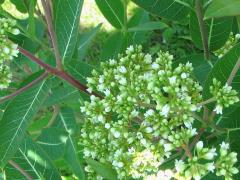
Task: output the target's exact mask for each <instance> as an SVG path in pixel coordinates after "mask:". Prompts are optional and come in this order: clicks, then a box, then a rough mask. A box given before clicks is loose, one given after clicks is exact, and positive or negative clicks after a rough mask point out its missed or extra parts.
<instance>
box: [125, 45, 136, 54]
mask: <svg viewBox="0 0 240 180" xmlns="http://www.w3.org/2000/svg"><path fill="white" fill-rule="evenodd" d="M132 52H134V47H133V45H131V46H129V47H128V48H127V50H126V53H127V54H131V53H132Z"/></svg>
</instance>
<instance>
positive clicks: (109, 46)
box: [100, 32, 125, 61]
mask: <svg viewBox="0 0 240 180" xmlns="http://www.w3.org/2000/svg"><path fill="white" fill-rule="evenodd" d="M124 41H125V38H124V36H123V34H122V33H121V32H116V33H114V34H113V35H112V36H110V37H109V38H108V39H107V41H106V42H105V45H104V47H103V50H102V52H101V55H100V58H101V61H106V60H109V59H111V58H116V57H117V55H118V54H119V53H120V52H121V50H122V49H123V46H124Z"/></svg>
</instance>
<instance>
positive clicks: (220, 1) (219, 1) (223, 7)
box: [205, 0, 240, 19]
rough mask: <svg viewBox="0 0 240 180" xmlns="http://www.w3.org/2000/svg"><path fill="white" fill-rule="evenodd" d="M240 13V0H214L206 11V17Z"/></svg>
mask: <svg viewBox="0 0 240 180" xmlns="http://www.w3.org/2000/svg"><path fill="white" fill-rule="evenodd" d="M237 15H240V1H239V0H227V1H226V0H213V1H212V2H211V4H210V5H209V7H208V8H207V11H206V13H205V18H206V19H209V18H214V17H225V16H237Z"/></svg>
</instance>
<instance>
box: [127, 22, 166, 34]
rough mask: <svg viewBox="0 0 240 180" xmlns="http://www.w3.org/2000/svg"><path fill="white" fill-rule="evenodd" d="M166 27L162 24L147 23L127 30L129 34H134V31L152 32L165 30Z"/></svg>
mask: <svg viewBox="0 0 240 180" xmlns="http://www.w3.org/2000/svg"><path fill="white" fill-rule="evenodd" d="M167 27H168V25H167V24H165V23H163V22H154V21H153V22H147V23H144V24H139V25H138V26H136V27H131V28H129V29H128V31H129V32H135V31H153V30H157V29H160V30H162V29H165V28H167Z"/></svg>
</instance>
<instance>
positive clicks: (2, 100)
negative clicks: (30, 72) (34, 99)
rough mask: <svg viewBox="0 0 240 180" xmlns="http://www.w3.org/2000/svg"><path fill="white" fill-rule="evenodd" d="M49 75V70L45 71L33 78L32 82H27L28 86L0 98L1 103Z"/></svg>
mask: <svg viewBox="0 0 240 180" xmlns="http://www.w3.org/2000/svg"><path fill="white" fill-rule="evenodd" d="M47 75H48V73H47V72H45V73H43V74H42V75H41V76H39V77H38V78H37V79H35V80H33V81H32V82H31V83H29V84H27V85H26V86H24V87H22V88H20V89H18V90H17V91H16V92H14V93H12V94H10V95H7V96H4V97H2V98H1V99H0V103H3V102H5V101H7V100H9V99H12V98H14V97H15V96H17V95H19V94H21V93H23V92H24V91H26V90H28V89H30V88H31V87H32V86H34V85H35V84H37V83H39V82H40V81H42V80H43V79H44V78H46V77H47Z"/></svg>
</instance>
